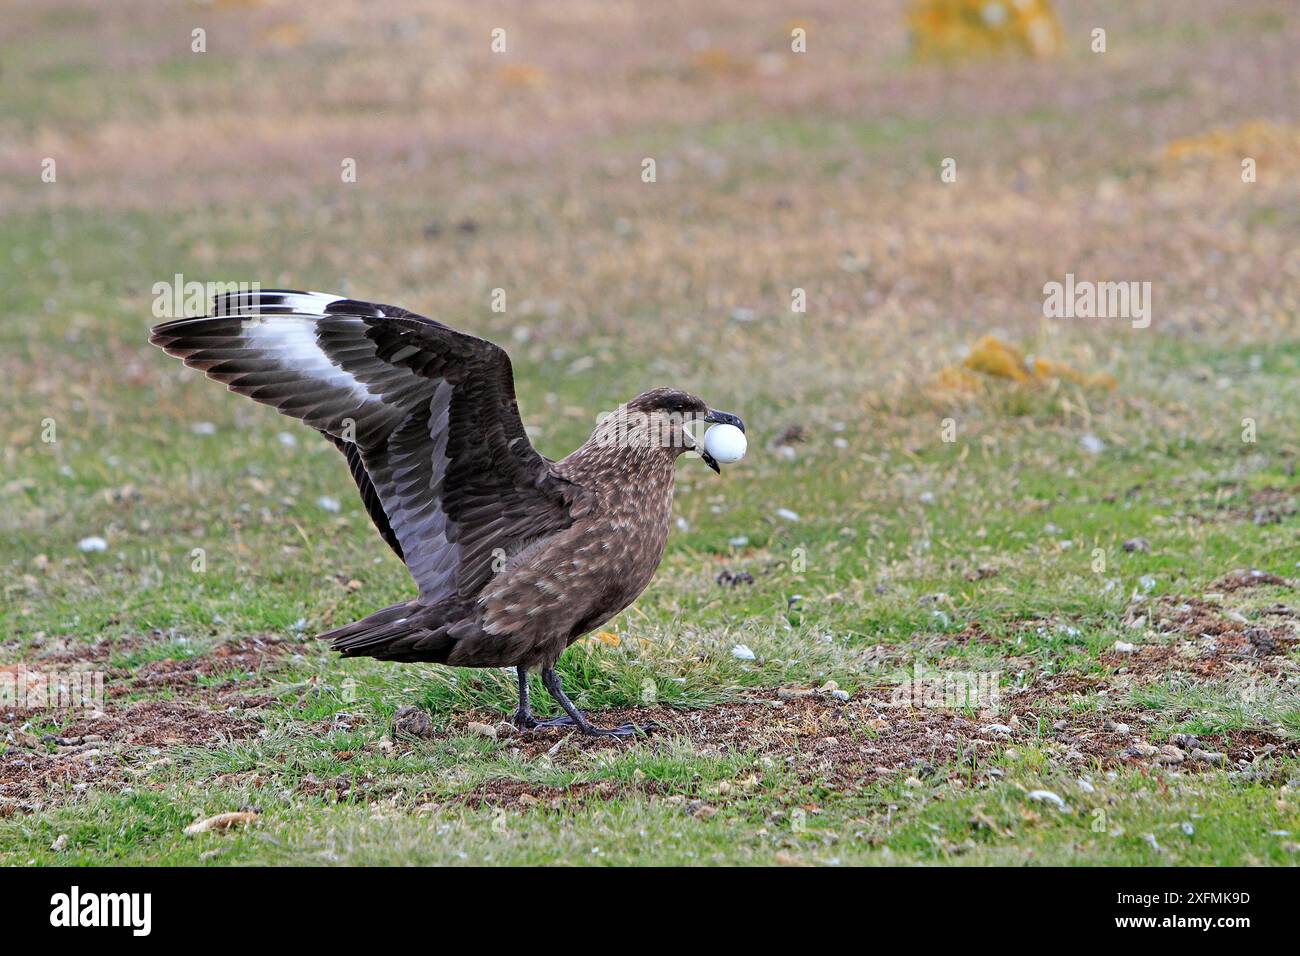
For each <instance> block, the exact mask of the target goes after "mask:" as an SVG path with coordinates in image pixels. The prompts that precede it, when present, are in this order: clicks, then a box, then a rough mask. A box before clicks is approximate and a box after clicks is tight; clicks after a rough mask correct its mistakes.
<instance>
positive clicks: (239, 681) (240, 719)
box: [0, 640, 280, 814]
mask: <svg viewBox="0 0 1300 956" xmlns="http://www.w3.org/2000/svg"><path fill="white" fill-rule="evenodd" d="M278 644H279V642H278V641H275V640H271V641H265V640H249V641H240V642H236V643H230V644H223V645H221V646H219V647H217V648H215V649H214V650H213V651H211V652H210V653H208V654H203V655H200V656H197V657H194V658H189V659H185V660H158V661H151V662H149V663H147V664H144V665H142V666H141V667H139V668H136V669H134V670H131V669H127V668H108V669H107V675H106V677H105V688H104V690H105V703H104V708H105V709H104V710H103V711H97V712H93V713H90V714H86V713H83V712H77V711H66V710H51V709H18V708H14V707H9V708H5V709H2V710H0V740H3V741H4V743H5V744H6V746H7V749H6V751H5V752H4V753H3V754H0V814H4V813H9V812H14V811H15V810H34V809H39V808H40V807H42V806H46V805H49V804H50V803H54V802H62V801H64V800H67V799H74V798H75V797H77V796H78V795H80V794H81V793H82V792H84V791H86V790H87V789H90V788H92V787H93V788H94V789H98V790H113V789H120V788H121V787H123V786H126V785H127V784H128V783H130V782H131V780H132V779H133V777H134V773H135V771H136V770H137V769H138V768H139V767H141V766H144V765H146V764H148V763H149V762H150V761H152V760H157V759H160V754H161V751H162V750H163V749H164V748H168V747H175V746H182V745H184V746H210V745H215V744H219V743H223V742H225V741H229V740H234V739H240V738H247V737H252V736H255V735H256V734H257V732H258V731H259V730H260V729H261V726H262V725H261V723H260V722H259V721H257V720H256V719H254V718H253V717H251V716H249V714H250V712H251V711H254V710H256V709H258V708H260V707H263V706H265V705H266V704H267V703H269V702H270V701H271V700H272V698H270V697H267V696H253V695H249V694H247V693H245V691H246V690H247V689H249V687H250V686H254V685H255V684H256V681H257V679H258V678H259V677H260V675H261V674H262V673H263V672H264V671H266V670H269V669H273V667H274V666H275V657H276V655H277V654H278V653H279V651H280V648H279V647H278V646H277V645H278ZM121 648H122V645H121V644H120V643H117V644H114V645H112V647H99V646H97V645H86V646H85V647H84V648H80V649H78V650H77V651H75V652H69V653H68V654H66V655H63V656H60V657H59V658H58V660H57V661H56V660H55V659H54V658H53V657H44V658H42V659H41V662H40V664H39V665H38V667H40V668H48V667H49V666H50V665H51V664H52V663H57V665H58V666H60V667H84V666H85V665H86V664H92V665H93V664H96V663H99V662H102V661H105V660H107V658H108V657H109V654H110V653H111V652H114V651H120V650H121ZM222 675H229V676H228V679H226V680H224V681H215V682H213V683H211V684H208V685H205V686H200V685H199V682H200V680H211V679H212V678H214V677H220V676H222ZM158 689H163V690H169V691H177V692H182V693H183V695H184V698H185V699H183V700H143V701H139V700H137V701H135V702H133V703H129V704H123V703H121V699H122V698H123V697H125V696H127V695H138V694H139V693H140V692H141V691H149V690H158ZM51 727H52V728H54V729H53V730H51V731H50V732H45V729H46V728H51ZM32 728H39V729H38V730H33V729H32Z"/></svg>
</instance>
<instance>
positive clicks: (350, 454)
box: [150, 290, 582, 603]
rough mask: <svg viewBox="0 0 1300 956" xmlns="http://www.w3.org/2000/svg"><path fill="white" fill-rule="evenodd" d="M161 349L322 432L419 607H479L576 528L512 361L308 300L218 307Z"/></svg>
mask: <svg viewBox="0 0 1300 956" xmlns="http://www.w3.org/2000/svg"><path fill="white" fill-rule="evenodd" d="M212 312H213V314H212V315H209V316H206V317H203V318H191V319H178V320H175V321H173V322H167V323H164V324H162V325H159V326H157V327H156V328H154V329H153V332H152V335H151V336H150V341H151V342H153V343H154V344H155V345H157V346H159V347H160V348H162V349H163V350H164V351H166V352H167V353H168V354H169V355H173V356H175V357H177V358H179V359H181V360H182V361H183V362H184V363H185V364H186V365H188V366H190V367H191V368H196V369H199V370H200V371H202V372H204V373H205V374H206V375H207V376H208V377H209V378H212V379H214V380H216V381H218V382H221V383H222V384H224V385H226V387H227V388H229V389H230V390H231V391H233V392H237V393H239V394H241V395H246V396H248V397H249V398H251V399H253V400H254V401H256V402H261V403H262V404H265V405H270V406H271V407H273V408H275V409H277V410H278V411H280V412H282V413H283V414H285V415H289V416H291V417H293V418H297V419H299V420H301V421H303V422H305V423H307V424H308V425H310V426H311V427H313V428H315V429H317V430H319V431H321V432H322V433H324V434H325V435H326V436H328V437H329V438H330V440H331V441H332V442H334V444H335V445H336V446H337V447H338V448H339V449H340V450H341V451H342V452H343V454H344V455H345V457H346V458H347V461H348V466H349V470H350V471H351V472H352V476H353V479H354V480H355V481H356V483H357V489H358V491H359V492H360V494H361V498H362V501H363V503H364V504H365V505H366V510H367V511H368V513H369V514H370V516H371V518H372V520H373V521H374V522H375V525H376V527H377V528H378V529H379V532H380V534H381V535H382V536H383V537H384V540H385V541H387V542H388V544H389V545H390V546H391V547H392V548H393V550H394V551H395V552H396V553H397V554H398V556H399V557H401V558H402V559H403V560H404V561H405V562H406V565H407V567H408V568H409V569H410V572H411V576H412V577H413V578H414V579H415V581H416V583H417V584H418V585H419V587H420V600H421V601H422V602H425V603H436V602H437V601H441V600H444V599H446V598H448V597H453V596H455V597H459V598H468V597H472V596H474V595H476V594H477V593H478V592H479V591H480V590H482V588H483V585H484V584H486V583H487V581H488V580H489V579H490V578H491V576H492V574H493V573H494V571H495V569H497V568H499V567H500V564H499V563H498V562H497V560H496V559H497V558H498V556H505V557H509V556H510V555H512V554H514V553H516V552H517V551H519V550H521V549H522V548H523V547H525V546H526V545H527V544H529V543H530V542H532V541H534V540H536V539H537V538H539V537H542V536H544V535H547V534H551V533H554V532H556V531H559V530H561V529H563V528H565V527H568V526H569V525H570V524H571V523H572V521H573V515H572V510H573V508H574V505H575V503H576V502H577V501H578V500H579V499H580V498H581V496H582V490H581V489H580V488H578V487H577V486H575V485H573V484H571V483H570V482H568V481H566V480H565V479H563V478H561V477H559V476H558V475H556V474H555V473H554V472H553V471H552V470H551V463H550V462H549V461H548V460H547V459H545V458H543V457H542V456H541V455H540V454H538V452H537V451H536V449H534V448H533V446H532V444H531V443H530V442H529V441H528V437H527V434H526V432H525V431H524V426H523V421H522V420H521V418H520V416H519V408H518V404H517V402H516V399H515V390H514V377H513V372H512V370H511V366H510V359H509V357H508V356H507V355H506V353H505V352H504V351H503V350H502V349H501V348H499V347H498V346H496V345H494V344H493V343H491V342H487V341H485V340H483V339H479V338H475V337H474V336H471V335H467V334H465V333H463V332H458V331H456V330H455V329H452V328H449V327H448V326H445V325H443V324H442V323H440V322H436V321H434V320H432V319H428V318H425V317H424V316H420V315H416V314H415V313H413V312H408V311H407V310H405V309H401V308H398V307H396V306H390V305H379V304H375V303H370V302H359V301H356V300H353V299H342V298H339V297H337V296H329V295H323V294H321V293H312V292H292V291H278V290H276V291H264V292H257V293H238V294H233V295H229V296H222V297H219V298H218V299H217V300H216V301H215V302H214V304H213V310H212Z"/></svg>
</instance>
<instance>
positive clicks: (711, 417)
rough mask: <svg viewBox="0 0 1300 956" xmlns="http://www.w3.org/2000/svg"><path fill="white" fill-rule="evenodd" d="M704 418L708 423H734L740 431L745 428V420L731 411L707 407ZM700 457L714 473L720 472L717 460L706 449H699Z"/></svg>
mask: <svg viewBox="0 0 1300 956" xmlns="http://www.w3.org/2000/svg"><path fill="white" fill-rule="evenodd" d="M704 420H705V421H706V422H708V423H709V424H710V425H735V426H736V427H737V428H739V429H740V430H741V431H742V432H743V431H744V430H745V422H744V421H743V420H742V419H741V417H740V416H739V415H733V414H731V412H720V411H718V410H717V409H713V408H711V409H709V414H707V415H706V416H704ZM700 457H701V458H703V459H704V463H705V464H706V465H708V466H709V467H710V468H712V469H713V471H714V474H718V475H720V474H722V469H721V468H720V467H718V462H717V460H716V459H715V458H714V457H713V456H712V455H710V454H709V453H708V452H707V451H701V452H700Z"/></svg>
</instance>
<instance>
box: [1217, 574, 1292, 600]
mask: <svg viewBox="0 0 1300 956" xmlns="http://www.w3.org/2000/svg"><path fill="white" fill-rule="evenodd" d="M1264 584H1271V585H1274V586H1276V587H1288V588H1289V587H1292V586H1293V585H1292V584H1291V582H1290V581H1288V580H1287V579H1286V578H1283V577H1279V576H1278V575H1276V574H1270V573H1269V572H1267V571H1258V570H1254V569H1252V570H1248V571H1247V570H1240V571H1233V572H1231V573H1229V574H1225V575H1224V576H1223V577H1221V578H1219V580H1217V581H1215V582H1214V583H1213V584H1211V585H1210V587H1209V590H1211V591H1214V592H1217V593H1223V594H1231V593H1233V592H1234V591H1244V590H1246V589H1247V588H1255V587H1259V586H1261V585H1264Z"/></svg>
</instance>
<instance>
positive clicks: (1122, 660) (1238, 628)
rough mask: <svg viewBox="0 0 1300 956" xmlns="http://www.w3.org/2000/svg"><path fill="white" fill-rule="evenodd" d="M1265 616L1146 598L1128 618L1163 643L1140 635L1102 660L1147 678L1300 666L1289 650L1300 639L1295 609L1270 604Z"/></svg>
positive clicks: (1173, 599) (1192, 600)
mask: <svg viewBox="0 0 1300 956" xmlns="http://www.w3.org/2000/svg"><path fill="white" fill-rule="evenodd" d="M1225 580H1229V579H1225ZM1279 610H1280V611H1281V612H1286V613H1279ZM1260 617H1261V621H1260V622H1257V623H1252V622H1251V621H1249V620H1247V619H1246V618H1245V617H1243V616H1242V615H1241V614H1239V613H1237V612H1234V611H1232V610H1231V609H1225V608H1222V607H1220V606H1219V605H1217V604H1213V603H1211V602H1209V601H1205V600H1202V599H1200V598H1183V597H1173V596H1164V597H1161V598H1159V599H1158V600H1155V601H1146V602H1140V603H1137V604H1134V605H1133V606H1132V607H1130V608H1129V610H1128V612H1127V614H1126V616H1125V620H1126V622H1127V623H1128V624H1129V625H1130V626H1132V627H1133V628H1134V630H1135V631H1138V632H1140V631H1141V630H1142V629H1143V628H1144V627H1148V626H1149V627H1150V629H1151V630H1152V631H1154V632H1155V634H1156V635H1157V636H1158V637H1159V638H1160V639H1161V640H1160V643H1142V642H1140V641H1139V640H1135V641H1134V642H1133V643H1132V644H1131V645H1128V646H1117V647H1116V648H1115V649H1113V650H1111V651H1108V652H1107V653H1105V654H1103V655H1101V660H1102V662H1103V663H1105V664H1107V665H1109V666H1111V667H1114V668H1116V670H1117V671H1118V672H1119V673H1121V674H1125V675H1128V676H1129V677H1131V678H1133V679H1135V680H1138V681H1147V682H1149V681H1152V680H1158V679H1160V678H1163V677H1165V676H1167V675H1169V674H1171V673H1185V674H1190V675H1193V676H1197V677H1206V678H1212V677H1222V676H1224V675H1226V674H1228V673H1232V672H1240V671H1243V670H1246V671H1254V672H1259V673H1264V674H1279V673H1283V672H1288V671H1294V670H1295V669H1296V666H1295V664H1294V663H1293V662H1292V661H1291V660H1289V659H1288V657H1287V655H1288V653H1289V651H1290V650H1291V648H1292V647H1294V646H1295V644H1296V643H1297V641H1300V633H1297V628H1296V626H1295V625H1294V624H1293V623H1292V622H1291V621H1290V620H1288V618H1290V617H1291V614H1290V609H1289V608H1285V607H1282V606H1278V607H1277V608H1269V609H1266V610H1265V611H1264V612H1263V613H1262V614H1261V615H1260ZM1262 619H1268V620H1269V621H1276V623H1265V622H1264V620H1262ZM1130 647H1131V649H1129V648H1130Z"/></svg>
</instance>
